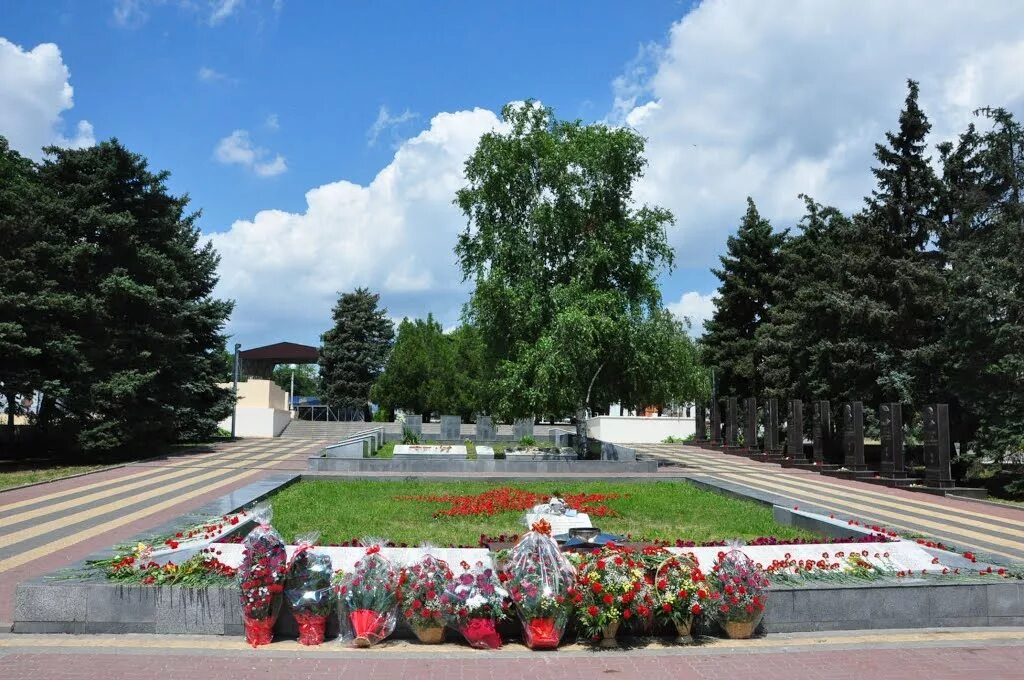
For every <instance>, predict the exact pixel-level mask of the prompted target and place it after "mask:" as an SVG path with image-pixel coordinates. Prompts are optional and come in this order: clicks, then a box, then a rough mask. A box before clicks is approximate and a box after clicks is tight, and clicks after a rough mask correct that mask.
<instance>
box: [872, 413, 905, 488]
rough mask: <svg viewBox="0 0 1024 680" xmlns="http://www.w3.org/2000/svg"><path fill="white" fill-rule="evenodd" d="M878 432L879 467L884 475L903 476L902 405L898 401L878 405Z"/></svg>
mask: <svg viewBox="0 0 1024 680" xmlns="http://www.w3.org/2000/svg"><path fill="white" fill-rule="evenodd" d="M878 425H879V434H880V438H881V440H882V461H881V465H880V469H881V471H882V474H883V475H885V476H886V477H903V476H905V475H906V473H905V472H904V468H903V406H902V405H901V404H899V403H892V404H882V405H881V406H879V407H878Z"/></svg>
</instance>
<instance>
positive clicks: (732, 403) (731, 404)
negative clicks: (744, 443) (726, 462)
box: [725, 397, 739, 448]
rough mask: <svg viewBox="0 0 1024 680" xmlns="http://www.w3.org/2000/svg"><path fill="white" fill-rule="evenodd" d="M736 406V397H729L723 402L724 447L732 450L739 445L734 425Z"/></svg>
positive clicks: (736, 428) (737, 433) (737, 429)
mask: <svg viewBox="0 0 1024 680" xmlns="http://www.w3.org/2000/svg"><path fill="white" fill-rule="evenodd" d="M737 406H738V403H737V399H736V397H729V398H728V399H727V400H726V402H725V445H726V446H729V447H732V448H735V447H736V445H737V444H738V443H739V428H738V427H737V424H736V411H737V410H738V409H737Z"/></svg>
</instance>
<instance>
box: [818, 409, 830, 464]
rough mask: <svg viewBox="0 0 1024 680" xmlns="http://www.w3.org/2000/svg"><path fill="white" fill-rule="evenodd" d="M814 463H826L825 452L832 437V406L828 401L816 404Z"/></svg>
mask: <svg viewBox="0 0 1024 680" xmlns="http://www.w3.org/2000/svg"><path fill="white" fill-rule="evenodd" d="M813 426H814V432H813V434H814V437H813V442H814V453H813V455H814V462H815V463H824V462H825V451H826V449H827V448H828V442H829V439H831V437H832V406H831V404H829V403H828V400H827V399H822V400H819V401H816V402H814V423H813Z"/></svg>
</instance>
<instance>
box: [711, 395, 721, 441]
mask: <svg viewBox="0 0 1024 680" xmlns="http://www.w3.org/2000/svg"><path fill="white" fill-rule="evenodd" d="M711 443H712V444H714V445H715V446H719V445H720V444H721V443H722V404H721V402H720V401H718V399H712V400H711Z"/></svg>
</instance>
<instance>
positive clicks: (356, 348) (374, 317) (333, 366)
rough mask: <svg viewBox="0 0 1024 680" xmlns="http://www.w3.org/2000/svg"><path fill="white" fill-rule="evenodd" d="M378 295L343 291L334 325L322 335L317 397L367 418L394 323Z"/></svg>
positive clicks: (362, 291)
mask: <svg viewBox="0 0 1024 680" xmlns="http://www.w3.org/2000/svg"><path fill="white" fill-rule="evenodd" d="M379 302H380V296H379V295H378V294H376V293H371V292H370V291H369V290H367V289H366V288H357V289H356V290H355V291H353V292H351V293H343V294H342V295H341V296H340V297H339V298H338V302H337V303H336V304H335V305H334V309H333V310H332V312H331V316H332V318H333V319H334V326H333V327H332V328H331V329H330V330H328V331H327V332H326V333H324V334H323V336H322V337H321V347H320V396H321V397H322V398H323V399H324V401H325V402H326V403H327V404H328V405H330V406H332V407H334V408H338V409H343V410H347V411H348V412H349V413H359V414H362V417H363V418H364V419H365V420H369V419H370V407H369V399H370V388H371V387H372V386H373V383H374V382H375V381H376V380H377V377H378V376H379V375H380V374H381V371H383V370H384V363H385V362H386V361H387V358H388V353H389V352H390V351H391V343H392V341H393V340H394V337H395V329H394V325H393V324H392V323H391V319H389V318H388V316H387V310H386V309H381V308H380V307H379V306H378V303H379Z"/></svg>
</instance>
